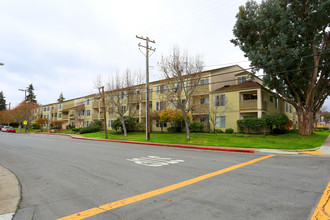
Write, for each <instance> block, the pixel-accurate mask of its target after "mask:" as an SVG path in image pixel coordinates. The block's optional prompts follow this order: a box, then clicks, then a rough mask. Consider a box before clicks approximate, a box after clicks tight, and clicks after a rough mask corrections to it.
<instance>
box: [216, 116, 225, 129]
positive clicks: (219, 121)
mask: <svg viewBox="0 0 330 220" xmlns="http://www.w3.org/2000/svg"><path fill="white" fill-rule="evenodd" d="M215 127H216V128H225V127H226V116H217V117H216V118H215Z"/></svg>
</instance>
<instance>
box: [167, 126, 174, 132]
mask: <svg viewBox="0 0 330 220" xmlns="http://www.w3.org/2000/svg"><path fill="white" fill-rule="evenodd" d="M167 131H168V132H169V133H175V132H176V127H169V128H167Z"/></svg>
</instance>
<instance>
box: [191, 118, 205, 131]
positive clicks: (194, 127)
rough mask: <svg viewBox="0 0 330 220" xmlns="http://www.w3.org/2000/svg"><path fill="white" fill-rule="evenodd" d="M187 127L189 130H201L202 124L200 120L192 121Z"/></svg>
mask: <svg viewBox="0 0 330 220" xmlns="http://www.w3.org/2000/svg"><path fill="white" fill-rule="evenodd" d="M189 129H190V131H191V132H202V131H203V129H204V124H203V123H202V122H197V121H193V122H191V123H190V124H189Z"/></svg>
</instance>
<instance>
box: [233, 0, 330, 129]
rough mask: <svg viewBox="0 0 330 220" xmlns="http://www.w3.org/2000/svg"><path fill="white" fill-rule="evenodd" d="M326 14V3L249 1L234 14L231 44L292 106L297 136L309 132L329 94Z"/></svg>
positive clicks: (303, 0) (327, 25) (299, 0)
mask: <svg viewBox="0 0 330 220" xmlns="http://www.w3.org/2000/svg"><path fill="white" fill-rule="evenodd" d="M329 14H330V4H329V1H306V0H286V1H282V0H268V1H263V2H262V3H260V4H258V3H256V2H255V1H253V0H251V1H248V2H247V3H246V5H245V6H241V7H240V8H239V13H238V14H237V15H236V18H237V21H236V24H235V26H234V30H233V32H234V35H235V38H234V39H233V40H231V42H232V43H234V44H235V45H236V46H239V47H240V48H241V50H242V51H243V52H244V53H245V56H246V57H248V58H249V60H250V61H251V66H253V67H254V68H255V70H260V69H263V71H264V74H265V77H264V78H263V80H264V83H265V85H267V86H268V87H269V88H270V89H275V90H276V91H277V93H279V94H280V95H281V96H282V97H283V98H284V99H285V100H286V101H287V102H289V103H290V104H292V105H293V106H294V107H295V108H296V110H297V112H298V121H299V134H300V135H310V134H311V133H312V132H313V116H314V114H315V113H316V112H318V111H319V110H320V108H321V106H322V105H323V103H324V101H325V99H326V98H327V97H328V96H329V94H330V84H329V80H330V78H329V70H328V61H329V49H328V47H329V40H330V37H329V32H330V31H329V17H328V16H329Z"/></svg>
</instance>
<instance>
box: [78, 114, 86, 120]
mask: <svg viewBox="0 0 330 220" xmlns="http://www.w3.org/2000/svg"><path fill="white" fill-rule="evenodd" d="M77 118H78V120H84V119H85V116H84V115H78V117H77Z"/></svg>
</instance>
